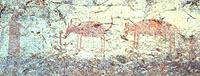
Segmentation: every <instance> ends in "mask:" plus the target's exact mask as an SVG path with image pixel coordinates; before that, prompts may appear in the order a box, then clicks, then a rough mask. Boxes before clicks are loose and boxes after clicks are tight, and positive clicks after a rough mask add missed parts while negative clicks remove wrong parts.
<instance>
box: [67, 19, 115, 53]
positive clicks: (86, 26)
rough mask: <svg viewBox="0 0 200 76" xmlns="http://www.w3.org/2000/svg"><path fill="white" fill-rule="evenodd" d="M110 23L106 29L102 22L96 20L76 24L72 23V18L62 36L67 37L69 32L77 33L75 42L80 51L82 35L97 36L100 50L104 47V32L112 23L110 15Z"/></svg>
mask: <svg viewBox="0 0 200 76" xmlns="http://www.w3.org/2000/svg"><path fill="white" fill-rule="evenodd" d="M109 24H111V25H110V27H109V28H108V29H106V28H105V27H104V26H103V23H100V22H98V21H84V22H80V23H78V25H74V24H72V19H71V21H70V24H69V25H68V27H67V28H66V32H65V35H64V38H67V36H68V35H69V34H70V33H75V34H77V35H78V36H79V37H78V43H77V49H78V51H80V49H81V48H82V37H97V38H101V51H104V49H105V36H104V34H105V33H106V31H108V30H109V29H110V28H111V27H112V24H113V18H112V17H111V23H109Z"/></svg>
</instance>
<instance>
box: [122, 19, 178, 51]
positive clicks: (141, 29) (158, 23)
mask: <svg viewBox="0 0 200 76" xmlns="http://www.w3.org/2000/svg"><path fill="white" fill-rule="evenodd" d="M124 31H125V35H123V37H126V36H127V35H128V33H132V34H133V35H134V47H138V43H139V35H141V34H142V35H150V36H161V37H163V38H167V39H168V40H169V41H170V46H169V47H170V50H172V47H173V49H174V50H175V34H176V33H179V31H178V29H177V28H176V26H175V25H172V24H170V23H168V22H166V21H162V20H157V19H147V20H143V21H139V22H136V23H134V24H133V25H130V24H129V23H125V28H124Z"/></svg>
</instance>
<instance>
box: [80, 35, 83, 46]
mask: <svg viewBox="0 0 200 76" xmlns="http://www.w3.org/2000/svg"><path fill="white" fill-rule="evenodd" d="M79 48H80V49H83V47H82V35H81V37H80V43H79Z"/></svg>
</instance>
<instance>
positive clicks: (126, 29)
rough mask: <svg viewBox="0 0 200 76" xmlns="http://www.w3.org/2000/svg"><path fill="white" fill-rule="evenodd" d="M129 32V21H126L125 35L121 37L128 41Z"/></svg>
mask: <svg viewBox="0 0 200 76" xmlns="http://www.w3.org/2000/svg"><path fill="white" fill-rule="evenodd" d="M128 32H129V23H128V22H127V23H125V27H124V35H121V38H122V39H124V40H126V41H128V39H127V38H126V36H127V35H128Z"/></svg>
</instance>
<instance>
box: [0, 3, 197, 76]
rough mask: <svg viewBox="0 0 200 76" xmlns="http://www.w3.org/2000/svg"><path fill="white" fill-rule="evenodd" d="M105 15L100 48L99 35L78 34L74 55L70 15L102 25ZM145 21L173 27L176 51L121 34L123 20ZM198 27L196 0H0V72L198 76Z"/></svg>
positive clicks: (156, 40)
mask: <svg viewBox="0 0 200 76" xmlns="http://www.w3.org/2000/svg"><path fill="white" fill-rule="evenodd" d="M111 16H112V18H113V25H112V27H111V28H110V29H109V30H107V31H106V32H105V49H104V50H105V52H102V51H101V50H102V48H101V42H102V41H101V38H97V37H82V49H80V52H79V53H77V52H78V51H79V49H77V44H79V42H78V41H79V40H78V38H79V37H80V35H77V34H75V33H70V34H69V36H68V37H67V38H66V39H65V38H64V34H65V33H66V28H68V26H69V24H70V20H71V19H72V18H74V19H73V20H72V24H74V25H78V24H79V23H80V22H84V21H98V22H101V23H102V24H103V26H104V27H105V28H106V29H107V28H109V27H110V23H111V21H112V20H111ZM13 18H14V19H13ZM75 18H76V19H75ZM147 19H158V20H163V21H166V22H169V23H171V24H173V25H175V26H176V27H177V28H178V30H179V32H180V34H176V35H175V39H176V43H175V44H176V48H175V49H176V51H173V52H172V53H169V44H170V42H169V40H168V39H166V38H163V37H160V36H149V35H140V38H139V47H138V48H134V47H133V43H134V41H133V36H134V35H128V36H127V37H126V38H127V39H125V38H124V37H122V35H124V33H125V31H124V30H125V29H124V28H125V23H127V22H129V23H130V24H134V23H136V22H138V21H142V20H147ZM199 30H200V1H199V0H0V68H3V69H0V75H19V76H21V75H24V76H29V75H36V76H38V75H39V76H40V75H48V76H51V75H69V76H71V75H72V74H73V75H83V76H94V75H106V76H107V75H111V76H112V75H124V76H126V75H130V76H133V75H136V76H138V75H139V76H140V75H150V76H155V75H178V74H179V75H199V70H200V69H199V68H197V67H199V66H200V65H199V61H200V60H199V57H200V52H199V50H200V48H199V47H200V45H199V44H200V42H199V41H200V37H199V36H200V31H199ZM10 56H11V57H15V58H14V59H9V58H10ZM95 61H97V62H96V63H92V62H95ZM194 66H196V67H194ZM9 69H12V70H9ZM106 70H107V71H106Z"/></svg>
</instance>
